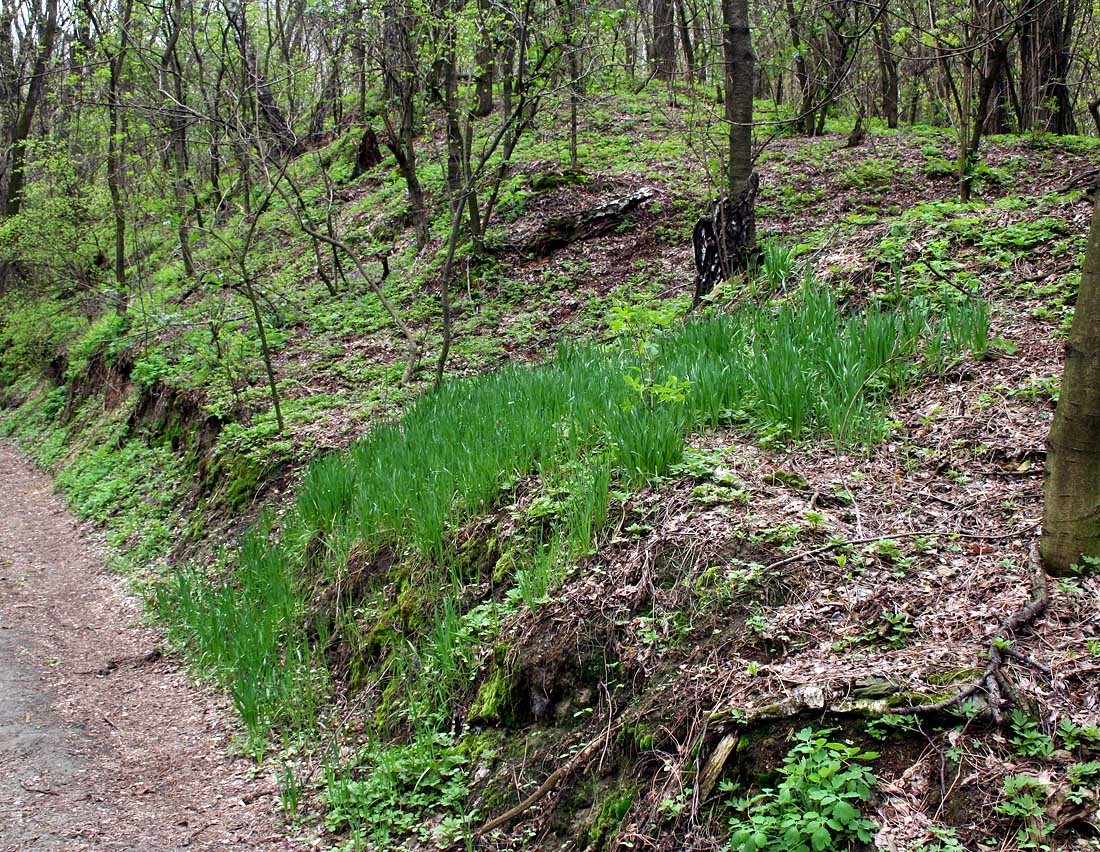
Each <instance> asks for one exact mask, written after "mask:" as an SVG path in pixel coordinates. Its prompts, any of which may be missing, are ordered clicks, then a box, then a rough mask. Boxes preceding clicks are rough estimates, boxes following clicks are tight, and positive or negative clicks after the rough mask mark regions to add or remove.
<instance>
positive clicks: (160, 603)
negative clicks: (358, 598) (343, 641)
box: [154, 518, 325, 749]
mask: <svg viewBox="0 0 1100 852" xmlns="http://www.w3.org/2000/svg"><path fill="white" fill-rule="evenodd" d="M270 537H271V523H270V520H269V519H266V518H265V519H264V520H263V521H262V522H261V524H260V526H259V527H257V528H256V529H255V530H253V531H252V532H250V533H249V534H247V535H246V536H245V537H244V539H243V541H242V543H241V547H240V552H239V554H238V555H237V561H236V566H235V570H234V571H233V573H232V579H231V580H228V579H226V580H220V581H211V580H209V579H207V578H204V577H201V576H199V575H198V574H197V573H196V572H195V571H194V570H192V569H183V570H179V571H177V572H176V573H175V574H174V576H173V577H172V579H171V581H169V582H166V583H164V584H162V585H160V586H158V587H157V589H156V592H155V598H154V605H155V609H156V612H157V614H158V615H159V616H160V618H161V619H162V621H163V622H164V623H165V624H166V625H167V627H168V633H169V637H170V638H171V639H172V640H174V641H175V642H177V643H179V644H183V645H186V646H188V647H190V648H191V649H192V650H193V652H194V653H193V658H194V660H195V662H196V664H197V667H198V669H199V671H200V672H203V673H204V674H207V675H211V676H213V677H214V678H216V679H217V681H218V682H219V683H220V684H221V685H222V686H223V687H224V688H225V689H226V690H227V691H228V692H229V693H230V695H231V696H232V697H233V704H234V706H235V707H236V709H237V711H238V712H239V713H240V715H241V718H242V719H243V720H244V723H245V726H246V727H247V729H248V733H249V736H250V739H251V745H252V746H253V747H254V748H256V749H262V747H263V744H264V741H265V740H266V738H267V735H268V734H269V733H270V731H271V728H272V726H273V725H275V724H276V723H278V722H280V721H282V722H287V723H289V724H291V725H293V726H294V727H297V728H306V727H308V726H309V725H311V724H312V721H313V718H314V715H315V711H316V701H317V699H318V697H319V696H320V694H321V688H322V687H323V685H324V684H323V672H324V671H325V668H324V665H323V662H322V661H321V660H320V659H318V655H317V653H316V652H315V650H314V647H313V645H312V644H311V643H310V641H309V638H308V637H307V635H306V632H305V598H304V596H303V595H302V594H301V592H300V590H299V588H298V585H297V581H296V575H295V572H294V566H293V565H291V564H290V563H289V562H288V561H287V558H286V553H285V551H283V550H282V549H281V548H279V547H276V546H273V545H272V543H271V541H270ZM322 640H323V637H322ZM318 646H320V647H323V646H324V641H320V642H318Z"/></svg>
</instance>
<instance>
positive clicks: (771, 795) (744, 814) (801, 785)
mask: <svg viewBox="0 0 1100 852" xmlns="http://www.w3.org/2000/svg"><path fill="white" fill-rule="evenodd" d="M833 732H834V729H832V728H826V729H824V730H821V731H817V732H815V731H814V730H813V729H812V728H803V729H802V730H801V731H799V733H798V734H797V735H796V736H795V744H794V747H793V748H791V750H790V751H789V752H788V753H787V756H786V757H785V758H784V759H783V765H782V766H781V767H780V768H779V783H778V784H777V785H776V786H775V787H774V788H768V789H766V790H764V791H762V792H761V793H760V794H759V795H757V796H754V797H753V798H751V799H741V800H738V801H736V802H735V803H734V804H735V807H736V808H737V810H738V811H739V812H740V813H739V815H738V816H735V817H734V818H733V819H732V820H730V830H731V836H730V845H729V848H730V850H731V852H757V850H761V849H766V850H770V852H823V850H837V849H842V848H846V847H847V846H848V844H849V843H850V842H851V841H856V840H858V841H859V842H860V843H869V842H870V841H871V838H872V837H874V832H875V828H876V826H875V824H874V823H873V822H871V820H869V819H866V818H865V817H864V816H863V814H862V813H861V811H860V807H861V805H862V804H863V803H864V802H866V801H867V800H868V799H870V798H871V788H872V787H873V786H874V784H875V776H874V775H873V774H872V772H871V770H870V769H868V768H867V767H866V766H863V765H861V761H868V760H874V759H875V758H877V757H878V754H876V753H875V752H864V751H861V750H860V749H858V748H857V747H855V746H853V745H848V744H846V743H838V742H833V741H832V740H830V736H831V735H832V734H833Z"/></svg>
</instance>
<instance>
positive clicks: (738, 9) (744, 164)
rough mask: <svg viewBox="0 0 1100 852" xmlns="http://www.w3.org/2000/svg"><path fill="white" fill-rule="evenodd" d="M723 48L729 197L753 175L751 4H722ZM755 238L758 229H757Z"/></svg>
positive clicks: (725, 0)
mask: <svg viewBox="0 0 1100 852" xmlns="http://www.w3.org/2000/svg"><path fill="white" fill-rule="evenodd" d="M722 23H723V28H722V48H723V53H724V56H725V64H726V95H725V108H726V121H727V122H729V134H730V135H729V171H728V173H727V179H728V181H729V196H730V198H735V197H737V196H739V195H740V194H741V193H743V192H744V191H745V189H746V188H747V187H748V185H749V178H750V177H751V175H752V95H753V77H754V69H755V66H756V57H755V56H754V55H753V52H752V35H751V33H750V32H749V0H722ZM754 234H755V229H754Z"/></svg>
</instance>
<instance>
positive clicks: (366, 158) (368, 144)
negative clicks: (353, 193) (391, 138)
mask: <svg viewBox="0 0 1100 852" xmlns="http://www.w3.org/2000/svg"><path fill="white" fill-rule="evenodd" d="M381 162H382V150H381V148H379V147H378V135H377V134H376V133H375V132H374V128H372V127H368V128H366V129H365V130H364V131H363V138H362V139H360V140H359V148H358V149H357V150H356V152H355V168H354V169H352V172H351V179H352V180H355V179H356V178H357V177H360V176H362V175H365V174H366V173H367V172H369V171H370V170H371V169H373V168H374V167H375V166H377V165H378V164H379V163H381Z"/></svg>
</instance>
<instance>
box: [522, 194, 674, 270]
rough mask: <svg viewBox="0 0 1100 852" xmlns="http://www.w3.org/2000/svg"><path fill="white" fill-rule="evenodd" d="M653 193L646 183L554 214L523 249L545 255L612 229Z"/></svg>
mask: <svg viewBox="0 0 1100 852" xmlns="http://www.w3.org/2000/svg"><path fill="white" fill-rule="evenodd" d="M652 197H653V190H652V189H650V188H648V187H645V188H643V189H640V190H638V191H637V192H635V193H632V194H631V195H627V196H624V197H622V198H616V199H614V200H613V201H608V202H607V203H605V204H601V205H599V206H598V207H590V208H589V209H587V210H582V211H581V212H580V213H573V214H570V215H567V216H554V217H553V218H551V219H547V220H546V223H545V224H544V225H543V226H542V227H541V228H540V229H539V230H538V232H536V233H535V234H534V235H532V236H531V237H530V239H528V240H527V242H526V243H524V244H523V246H522V247H521V249H520V250H521V251H522V252H523V253H524V254H527V255H529V256H531V257H546V256H547V255H548V254H550V253H551V252H553V251H556V250H557V249H559V248H563V247H564V246H567V245H569V244H570V243H575V242H579V241H580V240H589V239H592V238H593V237H600V236H603V235H604V234H607V233H610V232H611V231H613V230H614V229H615V228H616V227H618V225H619V224H620V223H621V222H622V221H623V219H624V218H626V216H627V215H628V214H629V213H630V212H631V211H633V210H634V209H635V208H636V207H637V206H638V205H639V204H641V203H642V202H643V201H646V200H648V199H650V198H652Z"/></svg>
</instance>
